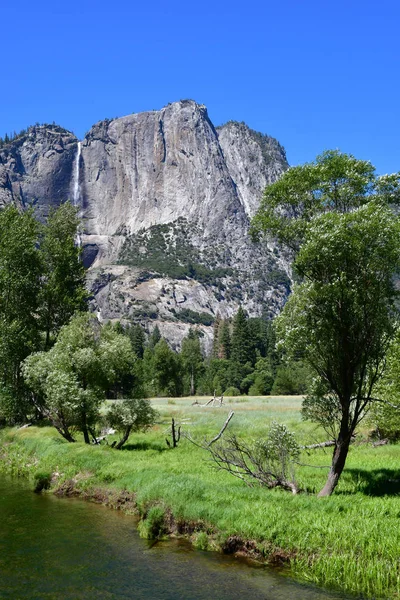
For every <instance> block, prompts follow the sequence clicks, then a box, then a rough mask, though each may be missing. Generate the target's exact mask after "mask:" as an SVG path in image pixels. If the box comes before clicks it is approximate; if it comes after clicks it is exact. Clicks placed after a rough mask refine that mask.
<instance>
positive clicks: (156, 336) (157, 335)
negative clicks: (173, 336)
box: [149, 325, 161, 350]
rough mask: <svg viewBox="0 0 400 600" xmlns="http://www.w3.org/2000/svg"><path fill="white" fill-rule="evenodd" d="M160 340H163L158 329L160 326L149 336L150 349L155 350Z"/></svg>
mask: <svg viewBox="0 0 400 600" xmlns="http://www.w3.org/2000/svg"><path fill="white" fill-rule="evenodd" d="M160 340H161V333H160V330H159V328H158V325H156V326H155V327H154V329H153V331H152V332H151V334H150V336H149V348H151V349H152V350H153V349H154V348H155V347H156V345H157V344H158V342H159V341H160Z"/></svg>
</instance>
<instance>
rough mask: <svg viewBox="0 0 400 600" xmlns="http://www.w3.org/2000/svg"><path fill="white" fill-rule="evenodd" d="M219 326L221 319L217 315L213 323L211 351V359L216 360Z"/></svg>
mask: <svg viewBox="0 0 400 600" xmlns="http://www.w3.org/2000/svg"><path fill="white" fill-rule="evenodd" d="M220 326H221V317H220V314H219V313H218V314H217V316H216V317H215V321H214V330H213V334H214V337H213V351H212V357H213V358H218V353H219V328H220Z"/></svg>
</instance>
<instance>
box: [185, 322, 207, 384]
mask: <svg viewBox="0 0 400 600" xmlns="http://www.w3.org/2000/svg"><path fill="white" fill-rule="evenodd" d="M181 360H182V364H183V367H184V369H185V371H186V372H187V374H188V375H189V378H190V395H191V396H194V394H195V391H196V383H197V379H198V377H199V375H200V374H201V373H202V371H203V369H204V366H203V354H202V352H201V347H200V339H199V335H198V333H197V332H196V331H193V329H190V330H189V333H188V336H187V337H185V338H184V339H183V341H182V350H181Z"/></svg>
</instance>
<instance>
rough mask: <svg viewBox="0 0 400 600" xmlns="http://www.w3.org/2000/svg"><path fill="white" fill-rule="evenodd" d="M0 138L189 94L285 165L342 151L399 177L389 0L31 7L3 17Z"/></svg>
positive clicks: (399, 105)
mask: <svg viewBox="0 0 400 600" xmlns="http://www.w3.org/2000/svg"><path fill="white" fill-rule="evenodd" d="M1 21H2V36H1V42H2V43H1V47H2V52H1V56H2V58H1V65H0V92H1V93H0V135H4V133H6V132H13V131H14V130H15V131H19V130H20V129H22V128H24V127H26V126H28V125H30V124H33V123H35V122H37V121H38V122H52V121H55V122H57V123H59V124H60V125H62V126H64V127H66V128H67V129H71V130H73V131H74V132H75V133H76V134H77V135H78V136H79V137H83V135H84V133H85V132H86V131H87V130H88V129H89V128H90V127H91V125H92V124H93V123H95V122H96V121H98V120H100V119H103V118H105V117H109V118H111V117H115V116H122V115H125V114H128V113H131V112H139V111H143V110H152V109H154V108H157V109H158V108H161V107H162V106H164V105H165V104H167V103H168V102H173V101H175V100H179V99H183V98H193V99H195V100H196V101H198V102H199V103H204V104H206V106H207V107H208V111H209V115H210V117H211V119H212V121H213V122H214V124H216V125H218V124H221V123H224V122H225V121H227V120H229V119H234V120H238V121H245V122H246V123H247V124H248V125H250V126H251V127H253V128H254V129H256V130H259V131H262V132H264V133H268V134H270V135H273V136H274V137H276V138H277V139H278V140H279V141H280V142H281V143H282V144H283V145H284V146H285V148H286V151H287V155H288V159H289V162H290V163H291V164H299V163H302V162H305V161H309V160H313V158H314V157H315V156H316V155H317V154H318V153H320V152H322V151H323V150H324V149H327V148H339V149H341V150H342V151H345V152H350V153H352V154H354V155H355V156H357V157H359V158H363V159H369V160H371V161H372V162H373V164H375V166H376V167H377V170H378V172H379V173H387V172H392V171H398V170H400V76H399V75H400V39H399V38H400V36H399V22H400V3H399V2H398V1H395V0H380V1H379V2H378V1H376V0H374V1H372V0H364V1H359V0H353V1H352V0H347V2H344V1H342V0H336V1H335V2H333V1H332V2H323V1H322V0H320V1H316V0H312V1H311V0H310V1H309V0H298V1H295V0H286V1H284V2H281V3H280V4H279V3H278V2H277V1H276V0H274V1H273V2H272V1H270V0H264V1H258V0H257V1H253V0H247V2H244V1H242V2H234V1H229V2H227V1H226V0H213V1H210V0H202V1H201V2H189V1H188V0H186V1H185V2H184V1H180V0H168V2H167V1H164V2H161V1H159V0H154V1H153V2H143V1H140V2H135V1H134V0H133V1H126V0H114V1H113V2H111V1H108V2H105V1H103V0H97V1H96V2H95V1H92V0H81V1H79V2H78V1H76V0H69V2H61V1H59V0H51V1H49V0H43V1H42V0H36V2H32V1H30V2H27V1H26V0H22V1H21V0H20V1H19V2H15V1H14V2H12V1H8V2H5V1H4V2H3V3H2V9H1Z"/></svg>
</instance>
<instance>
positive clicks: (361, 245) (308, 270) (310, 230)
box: [253, 151, 400, 496]
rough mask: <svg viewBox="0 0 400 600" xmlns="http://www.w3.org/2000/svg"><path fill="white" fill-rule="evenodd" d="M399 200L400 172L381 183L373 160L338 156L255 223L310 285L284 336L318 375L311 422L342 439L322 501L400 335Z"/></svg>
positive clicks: (285, 185)
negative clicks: (399, 292)
mask: <svg viewBox="0 0 400 600" xmlns="http://www.w3.org/2000/svg"><path fill="white" fill-rule="evenodd" d="M399 200H400V174H394V175H387V176H383V177H377V176H376V175H375V173H374V168H373V166H372V165H371V164H370V163H369V162H366V161H358V160H357V159H355V158H354V157H352V156H349V155H346V154H341V153H339V152H337V151H330V152H326V153H324V154H323V155H321V156H320V157H318V158H317V160H316V162H315V163H312V164H308V165H304V166H303V167H295V168H294V169H289V171H288V172H287V173H285V175H284V176H283V177H282V179H281V180H280V181H279V182H278V183H277V184H274V185H272V186H270V187H269V188H267V190H266V192H265V195H264V199H263V203H262V206H261V208H260V211H259V213H258V215H257V216H256V218H255V220H254V222H253V233H256V234H257V235H259V234H261V233H267V234H272V235H275V236H276V237H277V238H278V239H279V240H280V241H281V242H283V243H284V244H285V245H286V246H288V247H289V248H291V250H292V251H293V253H294V257H295V260H294V265H293V266H294V270H295V272H296V273H297V274H298V275H299V276H300V278H301V281H302V282H301V283H299V284H297V285H296V286H294V290H293V294H292V296H291V297H290V298H289V301H288V302H287V304H286V306H285V308H284V310H283V312H282V314H281V316H280V317H279V318H278V320H277V324H278V327H277V330H278V335H279V338H280V340H281V343H283V344H284V345H285V348H286V349H287V350H288V352H289V354H290V355H291V356H292V357H293V358H295V359H299V358H303V359H304V361H306V362H307V363H308V364H309V365H310V367H311V368H312V370H313V372H314V373H315V375H316V380H315V383H314V386H313V390H312V392H311V393H310V394H309V396H308V398H307V399H306V401H305V403H304V405H303V413H304V415H305V416H306V417H307V418H312V419H314V420H316V421H318V422H320V423H321V424H322V425H323V426H324V427H325V428H327V430H328V431H330V433H331V434H332V435H333V436H334V438H335V447H334V452H333V457H332V464H331V468H330V472H329V475H328V479H327V482H326V485H325V486H324V488H323V489H322V490H321V492H320V495H321V496H325V495H329V494H331V493H332V492H333V490H334V489H335V487H336V485H337V483H338V480H339V478H340V475H341V473H342V471H343V468H344V465H345V462H346V458H347V454H348V450H349V444H350V440H351V437H352V435H353V433H354V431H355V429H356V427H357V425H358V423H359V422H360V420H361V419H362V418H363V417H364V416H365V414H366V411H367V410H368V408H369V406H370V404H371V403H372V402H373V401H374V390H375V388H376V384H377V382H378V381H379V379H380V377H381V375H382V369H383V366H384V358H385V352H386V349H387V347H388V344H389V342H390V339H391V338H392V336H393V332H394V315H395V308H394V301H395V297H396V291H395V288H394V284H393V274H394V273H395V272H396V271H398V269H399V264H400V226H399V219H398V218H397V217H396V216H395V215H394V214H393V213H392V211H391V210H390V209H389V208H388V205H389V204H394V203H398V202H399Z"/></svg>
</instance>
